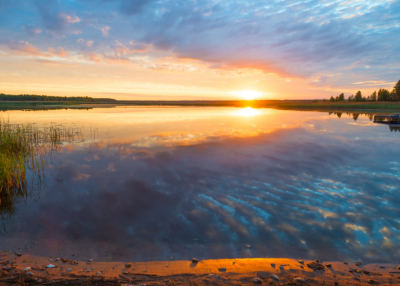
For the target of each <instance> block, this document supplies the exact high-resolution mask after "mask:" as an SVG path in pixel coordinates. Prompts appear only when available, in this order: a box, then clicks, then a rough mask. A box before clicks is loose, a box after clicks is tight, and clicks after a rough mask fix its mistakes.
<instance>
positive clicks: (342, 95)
mask: <svg viewBox="0 0 400 286" xmlns="http://www.w3.org/2000/svg"><path fill="white" fill-rule="evenodd" d="M339 101H344V93H343V92H342V93H341V94H340V95H339Z"/></svg>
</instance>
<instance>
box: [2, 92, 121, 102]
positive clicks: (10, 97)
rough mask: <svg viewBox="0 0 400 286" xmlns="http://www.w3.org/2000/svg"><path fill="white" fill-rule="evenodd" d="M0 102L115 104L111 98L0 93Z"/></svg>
mask: <svg viewBox="0 0 400 286" xmlns="http://www.w3.org/2000/svg"><path fill="white" fill-rule="evenodd" d="M0 101H64V102H116V100H115V99H112V98H93V97H88V96H71V97H67V96H49V95H35V94H19V95H11V94H4V93H0Z"/></svg>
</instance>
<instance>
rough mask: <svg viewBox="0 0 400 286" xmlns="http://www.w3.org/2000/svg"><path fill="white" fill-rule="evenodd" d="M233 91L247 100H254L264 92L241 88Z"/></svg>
mask: <svg viewBox="0 0 400 286" xmlns="http://www.w3.org/2000/svg"><path fill="white" fill-rule="evenodd" d="M232 93H233V94H235V95H237V96H240V97H242V98H244V99H246V100H253V99H255V98H257V97H260V96H261V95H262V92H259V91H256V90H239V91H234V92H232Z"/></svg>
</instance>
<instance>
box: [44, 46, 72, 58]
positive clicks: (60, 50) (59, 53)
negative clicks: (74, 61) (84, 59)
mask: <svg viewBox="0 0 400 286" xmlns="http://www.w3.org/2000/svg"><path fill="white" fill-rule="evenodd" d="M49 54H51V55H53V56H58V57H60V58H64V57H66V56H67V55H68V52H67V51H66V50H64V48H62V47H58V48H57V51H55V50H54V49H53V48H51V47H50V48H49Z"/></svg>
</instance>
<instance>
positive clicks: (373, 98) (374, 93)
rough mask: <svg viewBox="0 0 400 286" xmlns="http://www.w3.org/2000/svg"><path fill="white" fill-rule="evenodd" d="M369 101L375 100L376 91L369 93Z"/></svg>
mask: <svg viewBox="0 0 400 286" xmlns="http://www.w3.org/2000/svg"><path fill="white" fill-rule="evenodd" d="M370 98H371V101H376V91H374V92H373V93H372V94H371V97H370Z"/></svg>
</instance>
